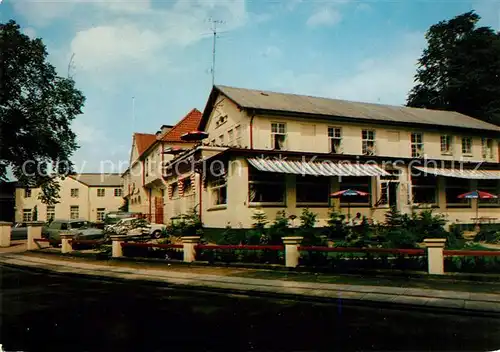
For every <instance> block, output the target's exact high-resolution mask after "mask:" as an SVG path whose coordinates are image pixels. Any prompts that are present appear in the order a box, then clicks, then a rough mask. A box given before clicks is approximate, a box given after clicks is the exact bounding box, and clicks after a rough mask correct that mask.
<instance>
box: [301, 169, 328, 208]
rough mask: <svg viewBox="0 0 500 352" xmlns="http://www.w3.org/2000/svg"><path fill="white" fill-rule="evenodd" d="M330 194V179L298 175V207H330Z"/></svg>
mask: <svg viewBox="0 0 500 352" xmlns="http://www.w3.org/2000/svg"><path fill="white" fill-rule="evenodd" d="M330 193H331V192H330V178H329V177H324V176H323V177H322V176H300V175H297V178H296V201H297V205H298V206H300V205H328V203H329V200H330Z"/></svg>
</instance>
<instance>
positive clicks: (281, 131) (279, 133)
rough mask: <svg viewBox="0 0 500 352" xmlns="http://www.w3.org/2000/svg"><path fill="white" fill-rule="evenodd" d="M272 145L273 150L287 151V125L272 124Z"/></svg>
mask: <svg viewBox="0 0 500 352" xmlns="http://www.w3.org/2000/svg"><path fill="white" fill-rule="evenodd" d="M271 145H272V148H273V149H276V150H285V149H286V124H284V123H272V124H271Z"/></svg>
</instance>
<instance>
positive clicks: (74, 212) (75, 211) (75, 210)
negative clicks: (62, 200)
mask: <svg viewBox="0 0 500 352" xmlns="http://www.w3.org/2000/svg"><path fill="white" fill-rule="evenodd" d="M79 217H80V210H79V207H78V205H72V206H70V207H69V218H70V219H78V218H79Z"/></svg>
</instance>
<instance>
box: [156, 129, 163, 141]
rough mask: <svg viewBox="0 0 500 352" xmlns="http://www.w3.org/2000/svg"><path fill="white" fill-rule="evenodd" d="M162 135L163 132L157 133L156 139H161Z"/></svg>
mask: <svg viewBox="0 0 500 352" xmlns="http://www.w3.org/2000/svg"><path fill="white" fill-rule="evenodd" d="M162 135H163V133H162V132H161V131H156V133H155V136H156V139H160V138H161V136H162Z"/></svg>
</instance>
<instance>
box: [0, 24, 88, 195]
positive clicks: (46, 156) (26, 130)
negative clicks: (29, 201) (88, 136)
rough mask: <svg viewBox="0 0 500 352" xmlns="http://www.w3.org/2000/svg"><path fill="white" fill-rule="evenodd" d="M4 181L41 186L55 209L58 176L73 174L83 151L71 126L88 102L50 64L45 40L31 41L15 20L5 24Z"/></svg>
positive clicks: (1, 33) (0, 109)
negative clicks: (75, 160) (75, 159)
mask: <svg viewBox="0 0 500 352" xmlns="http://www.w3.org/2000/svg"><path fill="white" fill-rule="evenodd" d="M0 53H1V56H0V73H1V78H0V141H1V146H0V180H6V179H7V168H9V167H10V169H11V170H12V173H13V175H14V177H16V178H17V180H18V181H19V182H20V183H21V184H23V185H24V186H26V187H30V188H33V187H38V186H41V188H42V193H41V195H40V199H41V200H42V201H43V202H44V203H46V204H49V205H53V204H55V202H56V201H57V198H58V194H59V187H58V185H57V180H56V178H55V177H53V176H59V175H67V174H69V173H71V171H72V166H73V165H72V162H71V160H70V158H71V156H72V154H73V152H74V151H75V150H76V149H77V148H78V145H77V143H76V135H75V133H74V132H73V131H72V130H71V123H72V121H73V120H74V119H75V118H76V116H78V115H80V114H81V113H82V108H83V105H84V101H85V98H84V96H83V95H82V93H81V92H80V91H79V90H77V89H76V88H75V83H74V81H73V80H72V79H71V78H66V77H60V76H58V75H57V73H56V70H55V68H54V67H53V66H52V65H51V64H50V63H49V62H48V61H47V57H48V53H47V50H46V48H45V45H44V44H43V42H42V40H41V39H30V38H29V37H28V36H27V35H25V34H23V33H22V32H21V29H20V26H19V25H18V24H17V23H16V22H15V21H9V22H8V23H0Z"/></svg>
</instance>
